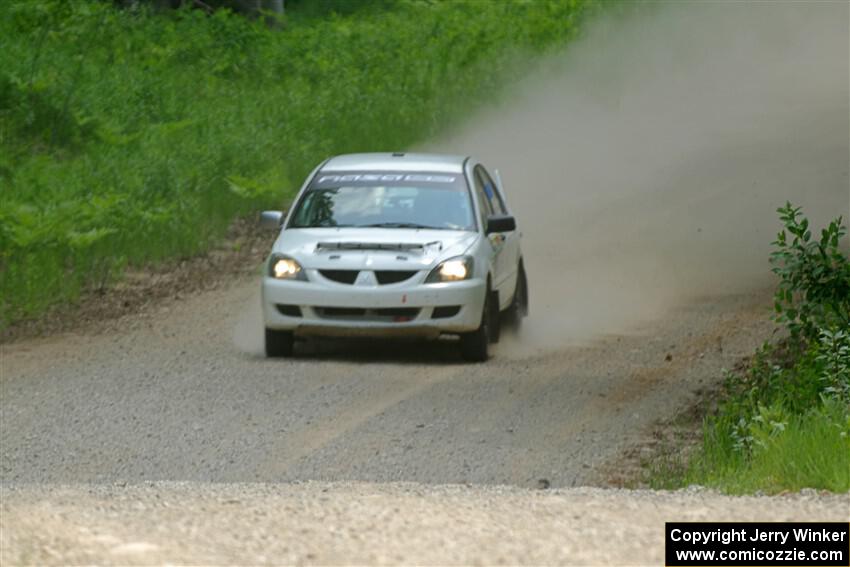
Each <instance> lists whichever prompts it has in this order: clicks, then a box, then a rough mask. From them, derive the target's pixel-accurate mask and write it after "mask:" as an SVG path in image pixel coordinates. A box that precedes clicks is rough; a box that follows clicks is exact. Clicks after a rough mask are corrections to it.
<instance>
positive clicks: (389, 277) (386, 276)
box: [375, 270, 416, 285]
mask: <svg viewBox="0 0 850 567" xmlns="http://www.w3.org/2000/svg"><path fill="white" fill-rule="evenodd" d="M414 275H416V270H378V271H376V272H375V279H377V280H378V283H379V284H381V285H384V284H393V283H398V282H403V281H404V280H409V279H410V278H412V277H413V276H414Z"/></svg>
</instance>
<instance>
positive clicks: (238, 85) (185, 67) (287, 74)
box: [0, 0, 596, 325]
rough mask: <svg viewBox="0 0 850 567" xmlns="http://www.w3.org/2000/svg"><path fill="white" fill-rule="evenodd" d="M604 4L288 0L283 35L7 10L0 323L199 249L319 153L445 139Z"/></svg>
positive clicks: (69, 3) (21, 2) (49, 7)
mask: <svg viewBox="0 0 850 567" xmlns="http://www.w3.org/2000/svg"><path fill="white" fill-rule="evenodd" d="M595 4H596V0H539V1H535V2H524V1H519V0H517V1H505V2H476V1H473V0H468V1H467V0H457V1H453V2H430V1H426V0H396V1H390V0H383V1H376V2H374V3H370V2H359V3H354V2H347V3H345V5H347V6H352V5H356V6H358V7H362V9H357V10H354V9H351V10H347V11H346V13H344V14H337V13H335V12H332V11H331V12H328V11H321V10H317V9H315V8H313V9H312V10H311V11H308V10H306V7H307V6H308V5H310V4H309V3H308V2H292V3H289V4H288V7H287V16H286V18H285V19H284V21H283V22H282V24H283V25H282V26H280V29H278V30H274V29H269V28H268V27H267V26H265V25H263V24H262V23H261V22H258V21H252V20H250V19H247V18H244V17H242V16H239V15H235V14H233V13H231V12H230V11H228V10H216V11H214V12H213V13H211V14H210V13H207V12H206V11H204V10H193V9H188V8H185V9H180V10H155V9H154V8H152V7H150V6H149V5H148V4H145V3H136V4H133V5H132V8H121V7H119V6H117V5H116V4H114V3H109V2H98V1H94V0H9V1H6V2H2V3H0V194H2V200H1V201H0V296H2V305H0V325H2V324H4V323H8V322H10V321H13V320H15V319H18V318H21V317H27V316H33V315H35V314H38V313H39V312H40V311H41V310H43V309H44V308H45V307H46V306H47V305H49V304H51V303H54V302H62V301H68V300H72V299H74V298H75V297H77V296H78V294H79V293H80V291H81V290H82V289H84V288H86V287H91V286H95V287H99V286H105V285H108V284H109V283H110V282H111V281H112V280H114V278H115V277H117V276H118V275H120V273H121V271H122V270H123V269H124V268H125V267H126V266H127V265H128V264H143V263H146V262H151V261H158V260H161V259H164V258H170V257H175V256H184V255H190V254H195V253H198V252H202V251H203V250H205V249H207V248H208V247H209V246H210V244H211V242H212V241H213V240H214V239H216V238H217V237H219V236H220V235H221V234H222V232H223V230H224V229H225V227H226V226H227V225H228V223H229V222H230V221H231V220H232V219H233V217H234V216H237V215H240V214H245V213H247V212H249V211H253V210H256V209H257V208H259V207H261V206H263V205H268V204H272V203H278V202H280V201H281V200H282V199H284V198H285V197H286V195H288V194H290V192H291V191H292V190H293V189H294V188H295V187H296V184H297V183H299V182H300V180H301V179H302V178H303V177H304V176H305V174H306V173H307V172H308V171H309V169H310V168H311V167H312V166H314V165H315V164H316V163H318V162H319V161H320V160H322V159H323V158H325V157H326V156H329V155H331V154H337V153H342V152H350V151H382V150H393V149H399V148H405V147H407V146H409V145H410V144H412V143H414V142H415V141H417V140H420V139H423V138H425V137H428V136H430V135H432V134H434V133H435V132H437V131H438V130H439V129H440V128H442V127H444V126H445V125H447V124H448V123H450V122H451V121H452V120H455V119H458V118H460V117H462V116H463V115H464V114H465V113H467V112H468V111H469V110H470V109H471V108H473V107H474V106H475V105H477V104H481V103H482V102H484V101H487V100H488V99H492V97H493V96H494V95H495V94H496V93H498V91H499V90H500V86H501V85H502V84H503V83H504V82H505V81H506V80H507V79H511V78H514V77H515V75H517V74H518V72H519V71H520V69H521V65H520V63H521V62H522V61H526V60H527V56H529V55H534V54H539V53H540V52H542V51H545V50H546V49H550V48H555V47H556V46H559V45H561V44H563V42H565V41H566V40H568V39H569V38H571V37H573V36H574V35H575V34H576V32H577V30H578V26H579V25H580V23H581V22H582V21H583V19H584V18H585V17H586V16H587V14H588V13H589V12H590V11H591V8H592V7H593V6H595ZM318 5H319V6H320V7H321V6H325V7H327V6H333V5H335V4H334V3H333V2H324V3H319V4H318ZM290 6H292V8H291V9H290ZM300 6H303V7H304V8H305V12H304V13H303V14H302V15H300V16H299V7H300Z"/></svg>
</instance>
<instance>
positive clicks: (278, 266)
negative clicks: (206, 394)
mask: <svg viewBox="0 0 850 567" xmlns="http://www.w3.org/2000/svg"><path fill="white" fill-rule="evenodd" d="M498 179H499V177H498V172H497V173H496V176H495V180H496V181H494V177H493V176H491V175H490V174H489V173H488V172H487V170H486V169H485V168H484V166H483V165H481V164H480V163H479V162H477V161H476V160H474V159H473V158H470V157H463V156H444V155H430V154H405V153H394V154H352V155H343V156H338V157H334V158H331V159H329V160H327V161H325V162H324V163H322V164H321V165H319V166H318V167H317V168H316V169H315V170H313V172H312V173H311V174H310V175H309V177H308V178H307V181H306V182H305V183H304V186H303V187H302V188H301V191H300V192H299V193H298V196H297V197H296V199H295V201H294V205H293V206H292V208H291V209H290V211H289V212H288V213H287V214H285V213H283V212H281V211H266V212H264V213H263V214H262V224H263V225H264V226H268V227H271V228H274V229H276V230H279V231H280V234H279V236H278V237H277V240H276V241H275V243H274V247H273V248H272V252H271V254H270V255H269V258H268V262H267V263H266V266H265V269H264V277H263V283H262V292H263V294H262V303H263V318H264V322H265V328H266V354H267V355H268V356H289V355H290V354H291V353H292V346H293V340H294V338H295V337H308V336H337V337H339V336H378V337H380V336H393V337H395V336H413V337H422V338H435V337H437V336H439V335H442V334H450V335H459V336H460V347H461V352H462V354H463V356H464V358H466V359H468V360H472V361H483V360H486V359H487V357H488V343H491V342H495V341H497V340H498V337H499V319H500V314H501V313H502V312H508V315H510V316H511V317H512V318H513V319H514V320H515V321H516V322H519V320H520V319H521V318H522V317H524V316H525V315H526V314H527V312H528V285H527V281H526V276H525V270H524V268H523V262H522V252H521V250H520V236H521V234H520V232H519V231H518V230H517V226H516V221H515V219H514V217H513V216H512V215H511V214H510V212H509V210H508V208H507V205H506V202H505V197H504V194H503V192H502V187H501V183H499V182H498Z"/></svg>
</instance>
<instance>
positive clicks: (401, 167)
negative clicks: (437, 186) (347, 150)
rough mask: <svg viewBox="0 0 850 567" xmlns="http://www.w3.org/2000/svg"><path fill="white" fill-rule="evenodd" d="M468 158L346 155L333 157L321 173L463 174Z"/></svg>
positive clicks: (405, 154)
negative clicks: (412, 172)
mask: <svg viewBox="0 0 850 567" xmlns="http://www.w3.org/2000/svg"><path fill="white" fill-rule="evenodd" d="M466 160H467V156H458V155H441V154H416V153H402V152H398V153H371V154H346V155H341V156H336V157H332V158H331V159H329V160H328V161H327V162H326V163H325V165H323V166H322V169H321V171H435V172H441V173H463V164H464V162H466Z"/></svg>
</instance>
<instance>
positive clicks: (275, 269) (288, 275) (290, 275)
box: [268, 254, 307, 281]
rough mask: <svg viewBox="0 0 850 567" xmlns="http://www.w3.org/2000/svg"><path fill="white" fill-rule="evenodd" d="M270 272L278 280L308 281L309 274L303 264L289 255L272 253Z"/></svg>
mask: <svg viewBox="0 0 850 567" xmlns="http://www.w3.org/2000/svg"><path fill="white" fill-rule="evenodd" d="M268 274H269V275H270V276H271V277H273V278H275V279H278V280H301V281H307V274H305V273H304V269H303V268H302V267H301V264H299V263H298V262H296V261H295V260H294V259H292V258H289V257H288V256H280V255H277V254H272V256H271V258H270V259H269V271H268Z"/></svg>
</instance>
